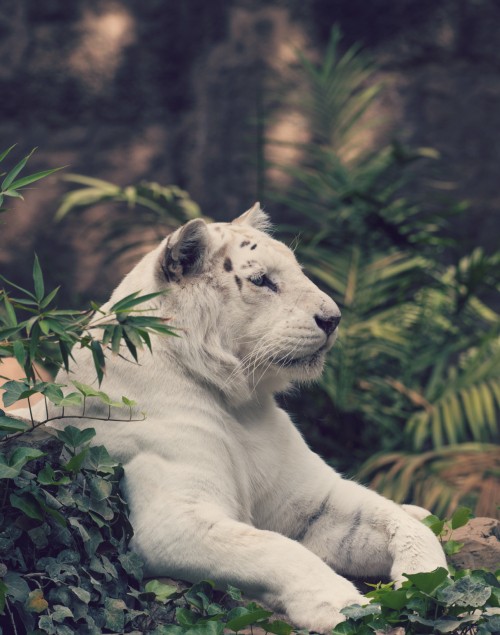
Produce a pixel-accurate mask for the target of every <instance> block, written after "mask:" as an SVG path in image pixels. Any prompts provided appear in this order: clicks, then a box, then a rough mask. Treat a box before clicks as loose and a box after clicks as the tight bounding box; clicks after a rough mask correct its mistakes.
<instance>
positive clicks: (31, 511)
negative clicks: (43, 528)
mask: <svg viewBox="0 0 500 635" xmlns="http://www.w3.org/2000/svg"><path fill="white" fill-rule="evenodd" d="M9 500H10V504H11V505H12V507H15V508H16V509H19V510H21V511H22V512H23V513H24V514H26V516H28V517H29V518H34V519H35V520H43V514H42V512H41V510H40V505H39V504H38V501H37V500H36V499H34V498H33V497H31V496H30V495H29V494H22V495H21V496H17V494H11V495H10V496H9Z"/></svg>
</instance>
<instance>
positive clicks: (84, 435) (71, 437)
mask: <svg viewBox="0 0 500 635" xmlns="http://www.w3.org/2000/svg"><path fill="white" fill-rule="evenodd" d="M56 434H57V437H58V438H59V440H60V441H62V442H63V443H64V444H65V445H67V446H68V447H70V448H73V449H75V448H77V447H78V446H80V445H83V444H84V443H87V442H88V441H90V439H92V438H93V437H95V435H96V431H95V429H94V428H85V429H83V430H80V429H79V428H75V426H66V427H65V428H64V430H56Z"/></svg>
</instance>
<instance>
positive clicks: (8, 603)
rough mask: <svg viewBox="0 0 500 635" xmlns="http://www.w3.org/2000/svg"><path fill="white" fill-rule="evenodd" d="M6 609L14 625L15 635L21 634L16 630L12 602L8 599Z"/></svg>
mask: <svg viewBox="0 0 500 635" xmlns="http://www.w3.org/2000/svg"><path fill="white" fill-rule="evenodd" d="M5 608H6V609H7V613H8V614H9V617H10V622H11V624H12V630H13V632H14V635H19V632H18V630H17V628H16V622H15V620H14V615H13V614H12V611H11V610H10V602H9V600H8V599H7V598H5Z"/></svg>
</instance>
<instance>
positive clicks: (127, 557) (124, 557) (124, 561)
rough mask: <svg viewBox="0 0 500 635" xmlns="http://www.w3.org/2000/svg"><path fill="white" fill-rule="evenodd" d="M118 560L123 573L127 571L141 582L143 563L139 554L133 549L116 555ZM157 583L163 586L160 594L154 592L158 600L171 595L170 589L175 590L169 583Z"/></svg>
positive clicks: (161, 600) (163, 599)
mask: <svg viewBox="0 0 500 635" xmlns="http://www.w3.org/2000/svg"><path fill="white" fill-rule="evenodd" d="M118 560H119V561H120V564H121V565H122V567H123V568H124V570H125V573H128V575H130V576H132V577H133V578H134V579H135V580H137V581H138V582H141V580H142V577H143V572H142V568H143V566H144V563H143V561H142V559H141V558H140V556H138V555H137V554H136V553H134V552H133V551H127V553H122V554H120V555H119V556H118ZM152 582H158V581H157V580H152ZM148 584H149V583H148ZM159 584H160V585H161V586H162V587H165V589H162V590H161V591H162V593H161V594H159V593H157V592H155V595H156V598H157V599H158V600H159V601H160V602H163V601H165V600H166V598H167V597H169V596H170V595H172V591H171V589H172V588H173V589H174V591H173V592H176V591H177V589H176V588H175V587H172V586H171V585H168V584H162V583H161V582H159ZM167 589H168V591H167ZM164 593H166V595H164Z"/></svg>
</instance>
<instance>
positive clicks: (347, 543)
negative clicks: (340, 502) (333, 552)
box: [337, 510, 362, 558]
mask: <svg viewBox="0 0 500 635" xmlns="http://www.w3.org/2000/svg"><path fill="white" fill-rule="evenodd" d="M361 515H362V514H361V510H358V511H357V512H356V513H355V515H354V519H353V521H352V523H351V525H350V526H349V529H348V530H347V533H346V535H345V536H344V537H343V538H342V540H341V541H340V543H339V546H338V547H337V551H338V552H339V557H341V558H342V557H343V556H344V552H345V553H346V554H347V555H348V554H349V553H350V551H351V549H352V543H353V542H354V538H355V537H356V533H357V532H358V530H359V528H360V526H361Z"/></svg>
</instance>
